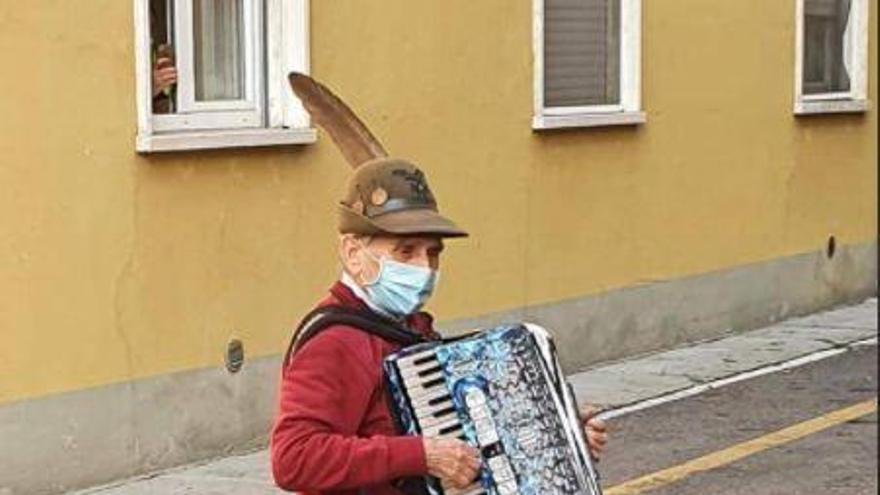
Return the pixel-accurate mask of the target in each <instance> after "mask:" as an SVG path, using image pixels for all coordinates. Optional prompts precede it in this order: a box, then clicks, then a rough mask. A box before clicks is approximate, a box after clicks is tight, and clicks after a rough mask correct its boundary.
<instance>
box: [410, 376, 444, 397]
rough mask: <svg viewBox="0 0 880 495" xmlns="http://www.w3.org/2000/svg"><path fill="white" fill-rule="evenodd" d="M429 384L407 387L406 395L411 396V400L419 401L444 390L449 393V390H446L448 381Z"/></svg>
mask: <svg viewBox="0 0 880 495" xmlns="http://www.w3.org/2000/svg"><path fill="white" fill-rule="evenodd" d="M429 383H430V384H428V383H419V384H413V385H411V386H410V385H407V387H406V393H407V395H409V397H410V400H413V401H415V400H418V399H420V398H422V397H424V396H426V395H429V394H433V393H434V392H436V391H438V390H443V391H444V392H446V393H449V390H448V389H447V388H446V380H439V381H436V382H433V383H431V382H429Z"/></svg>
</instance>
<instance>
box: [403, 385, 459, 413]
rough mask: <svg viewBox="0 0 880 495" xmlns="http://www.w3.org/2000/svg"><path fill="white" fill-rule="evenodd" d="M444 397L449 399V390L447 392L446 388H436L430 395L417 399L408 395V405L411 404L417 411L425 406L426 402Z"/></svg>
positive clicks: (423, 395)
mask: <svg viewBox="0 0 880 495" xmlns="http://www.w3.org/2000/svg"><path fill="white" fill-rule="evenodd" d="M444 396H448V397H450V398H451V397H452V396H451V395H449V390H447V389H446V387H437V388H436V389H435V390H433V391H431V392H430V393H427V394H422V395H420V396H417V397H413V396H412V395H410V403H411V404H412V407H413V408H414V409H416V410H418V409H420V408H421V407H423V406H425V405H427V404H428V402H430V401H432V400H434V399H439V398H440V397H444Z"/></svg>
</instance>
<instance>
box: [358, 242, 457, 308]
mask: <svg viewBox="0 0 880 495" xmlns="http://www.w3.org/2000/svg"><path fill="white" fill-rule="evenodd" d="M364 251H365V252H367V253H369V251H367V250H366V249H365V250H364ZM369 256H370V257H371V258H373V259H374V260H375V259H376V257H375V256H373V255H372V253H369ZM377 262H378V263H379V275H378V276H377V277H376V280H374V281H372V282H370V283H368V284H366V285H364V287H363V289H364V292H365V293H366V294H367V296H368V298H369V301H367V302H369V303H370V306H375V308H374V309H379V310H380V312H384V313H388V314H390V315H392V316H395V317H402V316H406V315H410V314H412V313H415V312H416V311H418V310H419V309H421V307H422V306H424V305H425V302H427V300H428V298H430V297H431V294H432V293H433V292H434V287H435V286H436V285H437V279H438V278H439V276H440V274H439V273H437V272H436V271H434V270H431V269H430V268H424V267H421V266H415V265H410V264H408V263H400V262H399V261H394V260H392V259H389V258H388V257H386V256H383V257H382V258H380V259H378V260H377Z"/></svg>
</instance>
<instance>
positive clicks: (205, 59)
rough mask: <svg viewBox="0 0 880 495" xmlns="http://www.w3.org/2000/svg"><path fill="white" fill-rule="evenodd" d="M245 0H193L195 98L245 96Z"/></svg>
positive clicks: (226, 98)
mask: <svg viewBox="0 0 880 495" xmlns="http://www.w3.org/2000/svg"><path fill="white" fill-rule="evenodd" d="M243 32H244V18H243V0H194V2H193V51H194V59H195V60H194V61H195V71H194V74H193V75H194V77H195V99H196V101H215V100H240V99H243V98H244V94H245V88H244V80H245V78H244V73H245V65H244V63H245V60H244V56H243V55H244V39H243V37H242V33H243Z"/></svg>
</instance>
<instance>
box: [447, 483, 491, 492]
mask: <svg viewBox="0 0 880 495" xmlns="http://www.w3.org/2000/svg"><path fill="white" fill-rule="evenodd" d="M441 486H442V487H443V493H444V494H445V495H481V494H485V493H486V491H485V488H483V486H482V485H480V483H479V482H476V483H474V484H472V485H469V486H466V487H464V488H462V489H458V488H451V487H449V488H447V486H446V485H445V484H441Z"/></svg>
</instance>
